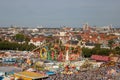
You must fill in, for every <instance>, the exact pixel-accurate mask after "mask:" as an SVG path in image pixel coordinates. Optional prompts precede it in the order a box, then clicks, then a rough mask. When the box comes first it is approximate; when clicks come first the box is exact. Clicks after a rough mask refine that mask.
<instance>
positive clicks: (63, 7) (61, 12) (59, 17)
mask: <svg viewBox="0 0 120 80" xmlns="http://www.w3.org/2000/svg"><path fill="white" fill-rule="evenodd" d="M119 3H120V0H99V1H98V0H89V1H88V0H49V1H48V0H19V1H16V0H9V1H8V0H4V1H2V0H0V26H2V27H4V26H10V25H18V26H30V27H35V26H41V25H42V26H46V27H60V26H70V27H81V26H82V25H83V24H84V23H88V24H90V25H91V26H107V25H110V24H113V25H117V26H120V22H119V21H120V16H119V14H120V10H119V7H120V5H119Z"/></svg>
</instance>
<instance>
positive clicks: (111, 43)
mask: <svg viewBox="0 0 120 80" xmlns="http://www.w3.org/2000/svg"><path fill="white" fill-rule="evenodd" d="M113 43H114V40H109V41H108V46H109V47H110V50H111V49H112V45H113Z"/></svg>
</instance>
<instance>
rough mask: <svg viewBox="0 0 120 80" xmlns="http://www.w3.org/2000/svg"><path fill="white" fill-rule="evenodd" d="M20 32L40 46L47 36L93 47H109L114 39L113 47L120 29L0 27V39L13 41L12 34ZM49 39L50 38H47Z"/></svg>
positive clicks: (117, 42)
mask: <svg viewBox="0 0 120 80" xmlns="http://www.w3.org/2000/svg"><path fill="white" fill-rule="evenodd" d="M19 33H22V34H24V35H27V36H28V37H29V39H30V40H29V42H28V43H29V44H34V45H35V46H41V45H42V44H44V43H46V42H47V39H48V37H52V39H51V41H52V40H53V39H58V40H60V41H61V42H62V44H64V45H72V46H81V47H88V48H93V47H94V44H102V45H101V47H102V48H109V46H108V41H109V40H114V44H113V47H117V46H120V29H119V28H112V26H105V27H91V26H89V25H88V24H84V25H83V27H82V28H71V27H61V28H20V27H8V28H0V39H4V40H7V41H10V42H12V41H14V39H13V36H15V35H16V34H19ZM49 41H50V40H49Z"/></svg>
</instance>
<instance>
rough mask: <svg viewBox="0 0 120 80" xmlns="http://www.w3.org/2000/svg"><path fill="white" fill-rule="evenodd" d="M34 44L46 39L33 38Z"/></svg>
mask: <svg viewBox="0 0 120 80" xmlns="http://www.w3.org/2000/svg"><path fill="white" fill-rule="evenodd" d="M31 40H32V41H33V42H37V41H43V40H44V38H32V39H31Z"/></svg>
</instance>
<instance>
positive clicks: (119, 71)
mask: <svg viewBox="0 0 120 80" xmlns="http://www.w3.org/2000/svg"><path fill="white" fill-rule="evenodd" d="M43 80H120V67H119V65H117V64H116V65H114V66H102V67H99V68H95V69H90V70H85V71H78V72H77V73H73V74H62V73H56V74H55V75H51V76H49V77H48V78H45V79H43Z"/></svg>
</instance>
